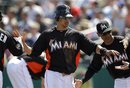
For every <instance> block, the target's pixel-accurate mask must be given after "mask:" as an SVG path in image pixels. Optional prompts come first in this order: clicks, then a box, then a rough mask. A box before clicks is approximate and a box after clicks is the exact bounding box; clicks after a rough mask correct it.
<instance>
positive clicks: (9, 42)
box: [0, 28, 23, 71]
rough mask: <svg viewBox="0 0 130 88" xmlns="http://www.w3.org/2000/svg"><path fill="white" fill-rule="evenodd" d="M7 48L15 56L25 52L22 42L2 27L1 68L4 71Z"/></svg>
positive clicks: (0, 31)
mask: <svg viewBox="0 0 130 88" xmlns="http://www.w3.org/2000/svg"><path fill="white" fill-rule="evenodd" d="M6 49H9V51H10V52H11V53H12V54H13V55H14V56H19V55H21V54H22V53H23V51H22V46H21V44H20V43H19V42H18V41H16V40H15V39H14V38H13V37H12V36H11V35H10V34H9V33H8V32H6V31H4V30H2V29H1V28H0V70H1V71H3V64H4V52H5V50H6Z"/></svg>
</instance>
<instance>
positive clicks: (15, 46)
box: [7, 32, 23, 56]
mask: <svg viewBox="0 0 130 88" xmlns="http://www.w3.org/2000/svg"><path fill="white" fill-rule="evenodd" d="M7 48H8V49H9V51H10V52H11V53H12V54H13V55H14V56H19V55H22V54H23V49H22V45H21V44H20V43H19V42H18V41H16V40H15V39H14V38H13V36H12V35H10V34H9V33H8V32H7Z"/></svg>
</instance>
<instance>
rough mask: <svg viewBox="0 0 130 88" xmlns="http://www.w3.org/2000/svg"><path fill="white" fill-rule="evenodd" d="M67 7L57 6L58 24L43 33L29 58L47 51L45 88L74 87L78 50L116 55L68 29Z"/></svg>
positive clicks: (70, 16) (68, 16)
mask: <svg viewBox="0 0 130 88" xmlns="http://www.w3.org/2000/svg"><path fill="white" fill-rule="evenodd" d="M72 17H73V16H72V15H71V13H70V7H69V6H67V5H65V4H62V5H58V6H57V7H56V11H55V20H56V23H57V25H56V26H54V27H53V28H51V29H48V30H45V31H44V32H43V33H42V34H41V35H40V37H39V38H38V39H37V41H36V42H35V44H34V46H33V48H32V52H31V54H30V56H31V57H34V56H39V55H40V54H41V53H42V52H43V51H45V52H46V58H47V60H48V63H47V66H46V72H45V88H74V87H73V81H74V78H73V73H74V72H75V70H76V68H77V66H78V63H79V59H80V50H82V51H83V52H85V53H86V54H88V55H90V54H91V53H92V52H96V53H98V54H102V55H108V56H109V55H111V54H114V55H117V54H118V52H117V51H115V50H107V49H105V48H102V47H101V46H100V45H97V44H95V43H94V42H92V41H91V40H88V38H86V37H85V36H84V35H83V34H81V33H79V32H77V31H76V30H75V29H72V28H70V27H69V22H70V19H71V18H72Z"/></svg>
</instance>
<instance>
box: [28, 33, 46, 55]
mask: <svg viewBox="0 0 130 88" xmlns="http://www.w3.org/2000/svg"><path fill="white" fill-rule="evenodd" d="M45 37H46V36H45V32H43V33H42V34H41V35H40V36H39V38H38V39H37V41H36V42H35V43H34V45H33V48H32V53H31V55H30V56H39V55H41V53H42V52H43V51H44V50H45V49H46V45H47V44H46V38H45Z"/></svg>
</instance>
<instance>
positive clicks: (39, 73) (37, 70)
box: [18, 55, 47, 80]
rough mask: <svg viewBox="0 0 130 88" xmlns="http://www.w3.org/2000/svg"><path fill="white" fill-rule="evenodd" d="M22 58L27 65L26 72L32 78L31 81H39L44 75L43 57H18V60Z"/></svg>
mask: <svg viewBox="0 0 130 88" xmlns="http://www.w3.org/2000/svg"><path fill="white" fill-rule="evenodd" d="M21 58H23V59H24V60H25V61H26V63H27V68H28V71H29V73H30V75H31V77H32V79H35V80H37V79H40V78H41V77H43V78H44V74H45V67H46V64H47V61H46V60H45V58H44V57H41V56H38V57H30V56H26V55H25V56H20V57H18V59H21Z"/></svg>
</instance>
